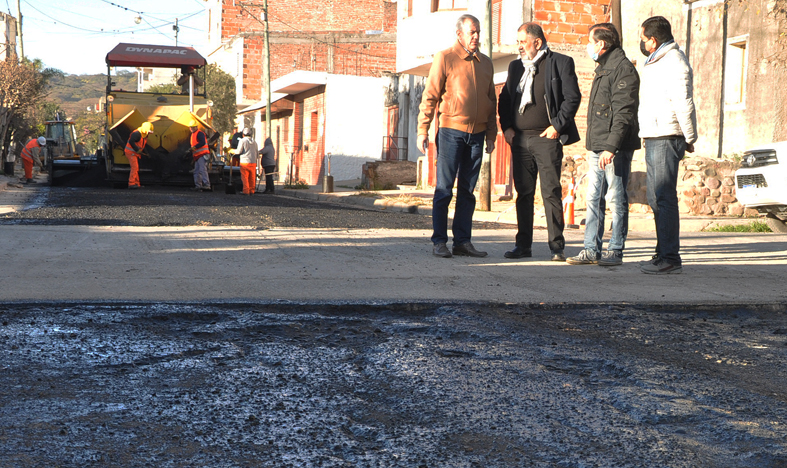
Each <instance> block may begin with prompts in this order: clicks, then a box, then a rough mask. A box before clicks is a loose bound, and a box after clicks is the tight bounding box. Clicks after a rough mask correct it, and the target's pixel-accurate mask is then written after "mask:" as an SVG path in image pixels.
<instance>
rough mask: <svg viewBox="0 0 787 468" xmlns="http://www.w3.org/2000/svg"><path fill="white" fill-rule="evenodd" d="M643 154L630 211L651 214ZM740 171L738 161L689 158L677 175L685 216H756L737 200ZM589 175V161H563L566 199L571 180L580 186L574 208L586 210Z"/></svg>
mask: <svg viewBox="0 0 787 468" xmlns="http://www.w3.org/2000/svg"><path fill="white" fill-rule="evenodd" d="M644 159H645V154H644V152H643V151H638V152H637V153H635V156H634V161H633V163H632V167H631V177H630V179H629V185H628V193H629V203H630V207H629V210H630V211H631V212H636V213H648V212H651V211H652V210H651V209H650V206H649V205H648V198H647V192H646V187H647V180H646V179H647V176H646V174H647V169H646V167H645V161H644ZM739 167H740V163H739V162H737V161H732V160H727V159H711V158H705V157H686V158H684V159H683V161H681V163H680V169H679V172H678V202H679V203H678V206H679V209H680V212H681V213H682V214H690V215H705V216H757V210H751V209H745V208H744V207H743V205H741V204H740V202H738V199H737V198H736V196H735V171H736V170H737V169H738V168H739ZM587 171H588V163H587V160H586V159H585V158H584V157H582V156H578V157H571V156H567V157H566V158H565V159H564V160H563V174H562V177H561V179H562V184H563V196H564V197H565V196H566V195H568V186H569V183H570V182H571V177H572V176H573V177H575V180H576V181H578V182H579V184H578V186H577V190H576V193H575V202H574V207H575V209H578V210H584V209H585V193H586V192H587V179H585V178H584V177H583V175H584V174H586V173H587Z"/></svg>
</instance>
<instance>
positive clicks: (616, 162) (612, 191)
mask: <svg viewBox="0 0 787 468" xmlns="http://www.w3.org/2000/svg"><path fill="white" fill-rule="evenodd" d="M633 156H634V152H633V151H618V152H617V153H615V157H614V158H613V159H612V164H607V166H606V167H605V168H604V170H601V169H599V167H598V160H599V157H601V152H598V153H596V152H590V153H589V154H588V164H589V165H590V168H589V169H588V175H587V177H588V191H587V195H586V199H587V218H586V219H585V249H587V250H591V251H593V252H594V253H597V254H598V253H601V244H602V240H603V239H604V218H605V216H606V213H605V212H606V208H607V202H609V205H610V207H609V208H610V211H612V237H610V239H609V243H608V244H607V250H621V251H622V250H623V248H624V247H625V246H626V236H627V235H628V232H629V196H628V192H627V191H626V187H628V183H629V175H631V159H632V157H633Z"/></svg>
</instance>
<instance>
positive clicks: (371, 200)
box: [276, 189, 432, 215]
mask: <svg viewBox="0 0 787 468" xmlns="http://www.w3.org/2000/svg"><path fill="white" fill-rule="evenodd" d="M276 193H278V194H280V195H284V196H287V197H292V198H302V199H305V200H312V201H324V202H331V203H339V204H344V205H356V206H363V207H367V208H376V209H378V210H381V211H394V212H401V213H414V214H424V215H431V214H432V207H431V206H426V205H416V204H410V203H404V202H400V201H393V200H386V199H384V198H377V197H365V196H360V195H337V194H334V193H322V192H321V193H315V192H309V191H306V190H293V189H279V190H277V191H276Z"/></svg>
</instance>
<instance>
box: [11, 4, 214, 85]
mask: <svg viewBox="0 0 787 468" xmlns="http://www.w3.org/2000/svg"><path fill="white" fill-rule="evenodd" d="M20 6H21V9H22V33H23V37H22V41H23V44H24V52H25V56H26V57H27V58H29V59H36V58H38V59H41V60H42V61H43V62H44V65H45V66H47V67H51V68H57V69H59V70H61V71H63V72H65V73H67V74H74V75H79V74H95V73H106V72H107V65H106V62H105V58H106V55H107V53H108V52H109V51H110V50H112V49H113V48H114V47H115V46H116V45H117V44H118V43H121V42H129V43H134V44H156V45H168V46H174V45H175V31H173V29H172V27H173V26H174V25H175V19H176V18H178V27H179V28H180V31H179V32H178V45H180V46H188V47H194V48H195V49H197V51H198V52H200V53H201V54H202V55H203V56H205V57H206V56H207V55H208V53H209V52H210V51H209V50H207V46H208V34H207V24H208V19H207V18H208V13H207V11H206V10H205V2H204V1H203V0H60V1H58V0H21V4H20ZM0 8H1V9H3V11H4V12H5V13H8V14H10V15H12V16H16V15H17V11H16V0H0ZM136 17H140V18H141V22H140V23H139V24H136V22H135V18H136ZM18 50H19V49H18V48H17V51H18Z"/></svg>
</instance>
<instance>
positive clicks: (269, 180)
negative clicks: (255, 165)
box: [262, 166, 276, 193]
mask: <svg viewBox="0 0 787 468" xmlns="http://www.w3.org/2000/svg"><path fill="white" fill-rule="evenodd" d="M262 170H263V171H265V192H266V193H273V173H274V172H276V166H262Z"/></svg>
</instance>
